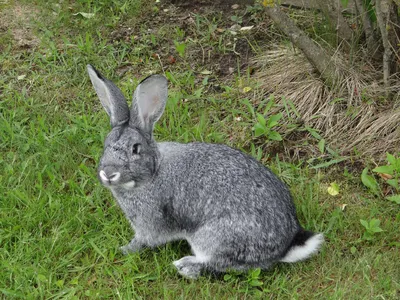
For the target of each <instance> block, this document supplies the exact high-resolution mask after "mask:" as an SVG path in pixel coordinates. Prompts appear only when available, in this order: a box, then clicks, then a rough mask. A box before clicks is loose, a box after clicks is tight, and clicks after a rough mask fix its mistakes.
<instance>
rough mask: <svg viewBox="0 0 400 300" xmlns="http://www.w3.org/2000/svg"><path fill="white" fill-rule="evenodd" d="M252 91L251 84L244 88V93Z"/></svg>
mask: <svg viewBox="0 0 400 300" xmlns="http://www.w3.org/2000/svg"><path fill="white" fill-rule="evenodd" d="M250 91H251V87H249V86H245V87H244V88H243V93H248V92H250Z"/></svg>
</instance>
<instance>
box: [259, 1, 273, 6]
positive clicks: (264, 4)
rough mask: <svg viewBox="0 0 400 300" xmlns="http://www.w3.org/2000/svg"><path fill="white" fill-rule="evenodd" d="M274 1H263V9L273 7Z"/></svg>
mask: <svg viewBox="0 0 400 300" xmlns="http://www.w3.org/2000/svg"><path fill="white" fill-rule="evenodd" d="M274 2H275V1H274V0H263V2H262V5H263V6H265V7H273V6H274Z"/></svg>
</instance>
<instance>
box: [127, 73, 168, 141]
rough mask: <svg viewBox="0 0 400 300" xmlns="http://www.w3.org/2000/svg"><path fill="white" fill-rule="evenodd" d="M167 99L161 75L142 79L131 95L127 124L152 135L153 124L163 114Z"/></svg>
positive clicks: (165, 84)
mask: <svg viewBox="0 0 400 300" xmlns="http://www.w3.org/2000/svg"><path fill="white" fill-rule="evenodd" d="M167 98H168V82H167V79H166V78H165V77H164V76H162V75H152V76H149V77H147V78H146V79H144V80H143V81H142V82H141V83H140V84H139V85H138V86H137V88H136V90H135V93H134V95H133V101H132V107H131V116H130V119H129V124H130V125H131V126H133V127H138V128H141V129H142V130H143V131H144V132H145V133H147V134H149V135H150V136H151V135H152V132H153V126H154V123H155V122H157V121H158V119H159V118H160V117H161V115H162V113H163V112H164V108H165V104H166V103H167Z"/></svg>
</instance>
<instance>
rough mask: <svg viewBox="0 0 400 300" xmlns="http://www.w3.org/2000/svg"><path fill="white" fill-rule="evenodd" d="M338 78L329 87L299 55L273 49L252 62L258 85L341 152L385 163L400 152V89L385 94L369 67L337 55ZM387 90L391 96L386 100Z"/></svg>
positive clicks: (378, 75)
mask: <svg viewBox="0 0 400 300" xmlns="http://www.w3.org/2000/svg"><path fill="white" fill-rule="evenodd" d="M332 59H333V61H334V62H335V64H336V66H337V67H338V70H339V71H338V72H340V78H342V80H341V81H340V82H339V83H338V84H337V86H336V88H335V89H329V88H328V87H327V86H326V85H324V83H323V81H322V80H321V79H320V78H319V76H318V74H317V73H315V71H314V69H313V67H312V65H311V64H310V63H309V62H308V61H307V59H306V58H305V57H304V55H303V54H302V53H301V52H300V51H296V50H295V49H293V48H289V47H276V48H275V49H272V50H269V51H267V52H265V53H264V54H263V55H262V56H258V57H256V59H255V64H256V65H258V67H259V68H258V73H257V74H256V77H257V81H258V82H261V83H262V88H263V89H264V90H266V92H267V93H274V94H275V98H276V99H277V102H278V103H279V101H280V100H279V99H281V98H282V97H285V98H286V99H289V100H291V101H292V102H293V104H294V105H295V107H296V109H297V110H298V112H299V114H300V115H301V118H302V120H303V121H304V122H305V124H307V125H308V126H310V127H312V128H315V129H318V130H320V131H321V135H322V136H323V137H324V138H325V139H326V141H327V142H328V143H330V144H331V145H332V146H333V147H335V148H338V149H339V150H340V152H341V153H342V154H348V153H350V152H353V151H354V150H357V152H358V153H360V154H361V155H362V156H370V157H374V158H376V159H378V160H379V159H381V158H382V159H383V158H384V157H385V152H386V151H389V152H394V151H398V149H399V148H400V129H399V126H398V124H400V107H399V103H400V92H399V91H400V87H399V83H397V84H393V85H392V86H391V88H390V91H385V90H384V89H383V88H382V85H381V83H380V82H378V81H377V80H376V78H380V77H381V74H380V73H379V72H378V71H377V70H375V69H374V68H373V67H371V66H368V65H367V66H366V65H364V66H362V67H359V66H358V65H357V66H351V67H349V63H348V61H347V60H346V59H344V58H343V57H341V55H340V54H339V53H338V52H337V53H335V54H334V55H333V57H332ZM385 92H388V93H389V94H390V95H391V96H392V100H390V101H388V100H386V98H387V97H385Z"/></svg>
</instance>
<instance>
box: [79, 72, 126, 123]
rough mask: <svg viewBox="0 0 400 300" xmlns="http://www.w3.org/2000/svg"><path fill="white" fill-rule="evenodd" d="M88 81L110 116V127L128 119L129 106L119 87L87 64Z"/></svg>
mask: <svg viewBox="0 0 400 300" xmlns="http://www.w3.org/2000/svg"><path fill="white" fill-rule="evenodd" d="M87 70H88V73H89V77H90V81H91V82H92V84H93V87H94V89H95V90H96V93H97V96H98V97H99V99H100V102H101V104H102V105H103V107H104V109H105V110H106V112H107V114H108V115H109V116H110V123H111V127H115V126H118V125H122V124H124V123H126V122H128V120H129V107H128V103H127V102H126V99H125V97H124V96H123V95H122V92H121V91H120V89H119V88H117V87H116V86H115V84H114V83H112V82H111V81H110V80H108V79H107V78H105V77H103V76H102V75H101V74H100V73H99V72H98V71H97V70H96V69H95V68H94V67H92V66H91V65H87Z"/></svg>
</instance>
